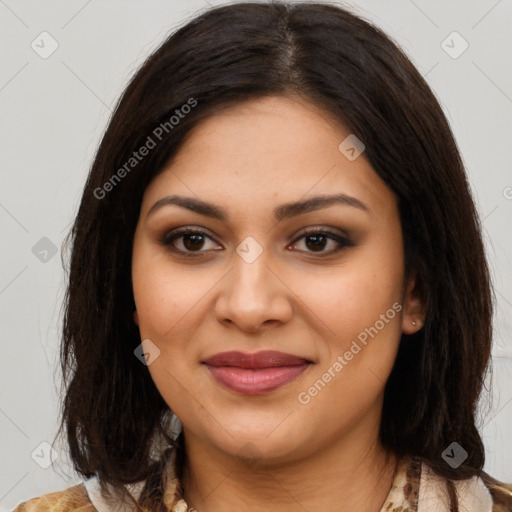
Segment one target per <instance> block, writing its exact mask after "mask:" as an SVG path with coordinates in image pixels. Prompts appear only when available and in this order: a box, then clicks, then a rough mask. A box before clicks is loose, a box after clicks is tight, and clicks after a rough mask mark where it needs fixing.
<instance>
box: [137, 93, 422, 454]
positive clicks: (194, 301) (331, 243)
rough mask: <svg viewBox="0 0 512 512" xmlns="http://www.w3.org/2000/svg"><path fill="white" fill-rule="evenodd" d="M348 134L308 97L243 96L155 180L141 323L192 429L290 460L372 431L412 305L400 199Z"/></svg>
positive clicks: (155, 369)
mask: <svg viewBox="0 0 512 512" xmlns="http://www.w3.org/2000/svg"><path fill="white" fill-rule="evenodd" d="M349 135H350V132H349V131H348V130H347V129H345V128H344V127H343V126H342V125H339V124H337V123H336V122H335V121H334V120H332V119H330V118H329V115H328V113H327V112H324V111H322V110H319V109H318V108H316V107H315V106H314V105H312V104H310V103H308V102H305V101H304V100H300V99H298V98H292V97H279V96H275V97H267V98H264V99H259V100H254V101H250V102H245V103H241V104H238V105H236V106H234V107H229V108H228V109H226V110H224V111H222V112H221V113H219V114H216V115H215V116H213V117H211V118H209V119H207V120H204V121H202V123H201V124H199V125H198V126H197V127H196V128H195V129H194V130H193V131H192V132H190V133H189V136H188V138H187V140H186V141H185V143H184V145H183V146H182V147H181V149H180V151H179V152H178V153H177V154H176V155H175V157H174V158H173V159H172V160H171V161H170V162H169V163H168V165H167V166H166V168H165V169H164V170H163V172H161V173H160V174H159V175H157V176H156V177H155V179H154V180H153V181H152V182H151V183H150V185H149V186H148V187H147V189H146V191H145V194H144V198H143V202H142V206H141V211H140V217H139V220H138V224H137V228H136V232H135V239H134V245H133V259H132V279H133V291H134V297H135V303H136V308H137V312H136V314H135V316H134V318H135V321H136V323H137V325H138V326H139V329H140V334H141V340H147V339H149V340H151V343H149V344H148V342H144V343H145V345H144V346H145V350H146V352H148V353H149V354H150V359H149V361H150V364H149V365H148V370H149V372H150V373H151V376H152V378H153V380H154V382H155V385H156V386H157V388H158V390H159V392H160V393H161V395H162V397H163V398H164V400H165V401H166V403H167V404H168V405H169V407H170V408H171V410H172V411H173V412H174V413H175V414H176V415H177V416H178V417H179V418H180V420H181V421H182V423H183V427H184V432H185V438H186V439H187V436H188V437H189V438H190V439H196V440H198V442H203V443H204V444H205V445H206V444H207V445H209V446H212V447H215V448H216V449H218V450H220V451H222V452H223V453H224V454H227V455H232V456H237V455H242V454H244V450H246V449H247V447H248V446H251V447H252V449H253V450H254V451H256V452H257V454H258V458H260V459H261V460H271V459H272V460H274V461H275V460H281V461H282V460H292V459H294V458H299V457H302V456H305V455H307V454H308V453H314V452H318V451H319V450H321V449H322V448H324V447H328V446H332V445H333V443H337V442H342V440H346V439H349V438H350V437H351V436H352V437H354V436H356V437H357V436H359V438H361V437H365V436H367V437H368V441H372V439H371V437H372V436H376V434H377V430H378V425H379V421H380V415H381V412H382V395H383V390H384V385H385V382H386V379H387V378H388V376H389V374H390V372H391V369H392V366H393V363H394V360H395V356H396V352H397V349H398V344H399V341H400V337H401V334H402V333H403V332H405V333H411V332H414V330H416V329H418V328H419V327H418V326H416V327H414V326H413V325H412V321H413V320H416V321H417V323H419V318H417V315H416V314H417V304H418V301H417V299H416V298H415V295H414V282H413V281H412V280H411V281H409V282H405V281H404V257H403V240H402V233H401V224H400V218H399V213H398V208H397V198H396V197H395V195H394V193H393V192H392V191H391V190H390V189H389V188H388V187H387V186H386V185H385V183H384V182H383V181H382V179H381V178H380V177H379V176H378V175H377V174H376V173H375V171H374V170H373V169H372V167H371V166H370V164H369V163H368V161H367V160H366V159H365V156H364V152H363V153H362V154H361V155H360V156H359V157H357V158H355V159H354V158H353V156H354V155H353V154H352V153H353V152H351V151H350V150H348V152H347V151H345V152H343V151H342V150H340V149H339V146H340V143H341V142H342V141H344V139H346V137H347V136H349ZM363 142H364V141H363ZM343 147H344V146H342V148H343ZM347 156H350V157H351V158H347ZM169 196H173V197H174V199H175V200H174V201H173V200H171V199H169ZM178 196H179V197H180V198H182V199H179V200H176V198H177V197H178ZM334 196H337V199H332V198H333V197H334ZM166 198H167V199H166ZM183 198H185V199H183ZM314 198H324V199H325V198H331V199H330V200H327V201H324V202H322V201H320V200H317V201H314V200H313V199H314ZM187 200H188V201H187ZM206 203H207V204H206ZM186 230H191V231H193V233H190V232H185V233H184V231H186ZM415 315H416V316H415ZM233 351H235V352H237V353H235V354H227V355H226V354H224V355H221V356H218V357H216V358H213V359H212V357H213V356H216V355H218V354H222V353H226V352H233ZM263 351H277V352H280V353H281V354H277V355H276V354H270V355H269V354H262V352H263ZM240 353H242V354H240ZM283 353H284V354H285V355H283ZM254 354H256V356H254ZM205 361H209V363H210V364H207V363H205ZM298 425H299V426H300V428H297V426H298ZM247 443H251V445H248V444H247Z"/></svg>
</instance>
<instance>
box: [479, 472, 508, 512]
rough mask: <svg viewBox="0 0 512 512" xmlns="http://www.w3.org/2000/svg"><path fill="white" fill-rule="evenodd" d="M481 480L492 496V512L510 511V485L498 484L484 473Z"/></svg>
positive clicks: (498, 482) (497, 481)
mask: <svg viewBox="0 0 512 512" xmlns="http://www.w3.org/2000/svg"><path fill="white" fill-rule="evenodd" d="M481 478H482V481H483V482H484V484H485V486H486V487H487V489H488V490H489V493H490V494H491V496H492V500H493V505H494V507H493V509H492V510H493V512H510V511H512V484H506V483H503V482H500V481H499V480H496V479H495V478H493V477H492V476H490V475H488V474H487V473H485V472H482V476H481Z"/></svg>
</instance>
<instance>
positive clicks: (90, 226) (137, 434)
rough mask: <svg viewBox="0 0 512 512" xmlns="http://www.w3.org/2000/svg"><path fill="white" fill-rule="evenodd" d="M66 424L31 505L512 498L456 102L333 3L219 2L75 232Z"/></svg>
mask: <svg viewBox="0 0 512 512" xmlns="http://www.w3.org/2000/svg"><path fill="white" fill-rule="evenodd" d="M71 234H72V241H73V250H72V256H71V267H70V276H69V288H68V293H67V297H66V298H67V301H66V316H65V323H64V332H63V334H64V336H63V339H64V342H63V346H62V368H63V372H64V375H66V376H67V379H66V395H65V400H64V408H63V417H62V423H61V430H62V429H63V428H64V427H65V428H66V431H67V439H68V442H69V446H70V453H71V457H72V460H73V462H74V465H75V468H76V470H77V471H78V472H79V473H80V474H81V475H83V476H84V477H85V478H87V481H86V482H85V483H84V484H79V485H76V486H74V487H70V488H69V489H66V490H64V491H61V492H57V493H52V494H49V495H44V496H42V497H39V498H34V499H33V500H31V501H29V502H26V503H23V504H20V505H19V506H18V507H17V509H16V510H17V511H18V512H22V511H25V510H55V511H64V510H80V511H87V510H91V511H92V510H95V509H96V510H151V511H154V510H162V511H164V510H165V511H183V510H197V511H199V512H203V511H217V510H222V511H224V512H229V511H231V510H262V509H269V510H273V511H290V510H332V511H336V510H344V511H345V510H365V511H375V512H378V511H388V510H403V511H405V510H409V511H420V512H421V511H426V510H446V511H455V510H460V511H463V510H478V511H505V510H512V505H511V503H512V487H511V486H507V485H506V484H502V483H500V482H497V481H496V480H494V479H492V478H491V477H490V476H489V475H487V474H486V473H485V472H483V470H482V468H483V465H484V447H483V444H482V440H481V437H480V435H479V433H478V431H477V428H476V426H475V409H476V405H477V402H478V398H479V395H480V391H481V388H482V383H483V378H484V375H485V372H486V369H487V365H488V362H489V357H490V350H491V318H492V301H491V288H490V283H489V273H488V268H487V264H486V260H485V256H484V247H483V243H482V237H481V232H480V227H479V221H478V217H477V214H476V211H475V207H474V204H473V201H472V198H471V194H470V190H469V186H468V183H467V179H466V175H465V172H464V169H463V165H462V162H461V159H460V156H459V154H458V150H457V147H456V144H455V141H454V138H453V135H452V133H451V131H450V128H449V126H448V124H447V121H446V118H445V117H444V115H443V113H442V111H441V108H440V106H439V104H438V102H437V101H436V99H435V97H434V95H433V94H432V92H431V91H430V89H429V87H428V86H427V84H426V83H425V81H424V80H423V78H422V77H421V75H420V74H419V73H418V71H417V70H416V69H415V68H414V66H413V65H412V64H411V62H410V61H409V60H408V59H407V57H406V56H405V55H404V54H403V53H402V52H401V50H400V49H399V48H397V46H396V45H395V44H394V43H393V42H392V41H390V39H389V38H388V37H387V36H385V35H384V34H383V33H382V32H381V31H380V30H379V29H377V28H375V27H374V26H372V25H371V24H369V23H367V22H366V21H363V20H361V19H359V18H358V17H355V16H354V15H352V14H350V13H348V12H347V11H345V10H344V9H341V8H339V7H336V6H334V5H329V4H321V3H317V2H310V3H300V4H295V5H294V4H290V5H288V4H286V3H282V2H273V3H266V4H264V3H246V4H236V3H235V4H232V5H227V6H222V7H218V8H215V9H211V10H210V11H208V12H206V13H204V14H202V15H201V16H199V17H198V18H196V19H194V20H192V21H191V22H190V23H188V24H187V25H185V26H184V27H182V28H181V29H180V30H178V31H177V32H176V33H175V34H173V35H171V36H170V37H169V39H168V40H167V41H166V42H165V43H164V44H163V45H162V46H161V47H160V48H159V49H158V50H157V51H156V52H155V53H154V54H153V55H151V56H150V57H149V58H148V60H147V61H146V63H145V64H144V65H143V66H142V68H141V69H140V70H139V71H138V73H137V74H136V76H135V77H134V79H133V80H132V82H131V83H130V85H129V86H128V88H127V89H126V91H125V92H124V94H123V96H122V98H121V100H120V102H119V104H118V106H117V109H116V111H115V114H114V115H113V117H112V120H111V122H110V125H109V127H108V129H107V131H106V134H105V136H104V138H103V141H102V143H101V145H100V148H99V150H98V153H97V155H96V158H95V161H94V164H93V167H92V169H91V173H90V175H89V178H88V181H87V184H86V186H85V190H84V194H83V198H82V202H81V205H80V210H79V212H78V215H77V218H76V222H75V225H74V227H73V230H72V233H71Z"/></svg>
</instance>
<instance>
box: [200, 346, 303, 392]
mask: <svg viewBox="0 0 512 512" xmlns="http://www.w3.org/2000/svg"><path fill="white" fill-rule="evenodd" d="M203 363H204V364H205V365H206V367H207V368H208V370H209V371H210V373H211V374H212V376H213V377H214V378H215V380H216V381H217V382H219V384H221V385H223V386H224V387H226V388H228V389H231V390H232V391H237V392H238V393H244V394H246V395H259V394H262V393H267V392H269V391H273V390H275V389H277V388H280V387H281V386H284V385H285V384H287V383H288V382H291V381H292V380H294V379H296V378H297V377H298V376H299V375H300V374H301V373H302V372H304V371H305V370H306V369H307V368H308V367H309V365H310V364H311V363H312V362H311V361H309V360H308V359H305V358H303V357H298V356H294V355H292V354H286V353H284V352H276V351H273V350H265V351H261V352H256V353H252V354H251V353H246V352H238V351H233V352H221V353H219V354H215V355H214V356H212V357H210V358H208V359H206V360H204V361H203Z"/></svg>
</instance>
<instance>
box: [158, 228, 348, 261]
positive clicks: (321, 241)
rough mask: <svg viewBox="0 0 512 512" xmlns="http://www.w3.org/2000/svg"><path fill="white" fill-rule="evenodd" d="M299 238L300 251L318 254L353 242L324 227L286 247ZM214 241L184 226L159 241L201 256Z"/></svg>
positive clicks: (313, 230) (301, 236)
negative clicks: (301, 241)
mask: <svg viewBox="0 0 512 512" xmlns="http://www.w3.org/2000/svg"><path fill="white" fill-rule="evenodd" d="M300 240H304V245H305V247H306V249H305V250H301V252H309V253H319V254H320V255H330V254H333V253H335V252H338V251H340V250H341V249H343V248H345V247H352V246H353V245H354V244H353V243H352V242H351V241H350V240H349V239H348V238H347V237H345V236H342V235H340V234H338V233H335V232H333V231H329V230H325V229H309V230H307V231H305V232H303V233H302V234H301V235H300V236H299V237H298V238H296V239H295V241H294V242H293V243H292V244H291V245H289V246H288V247H292V248H295V247H296V246H297V245H299V244H298V242H299V241H300ZM208 241H211V242H215V241H214V240H213V238H212V237H211V236H209V235H208V234H207V233H205V232H204V231H201V230H200V229H193V228H185V229H182V230H180V231H174V232H170V233H167V234H166V235H165V236H164V237H163V238H162V239H161V240H160V242H161V243H162V245H165V246H166V247H168V248H169V249H170V250H172V251H173V252H176V253H178V254H181V255H183V256H191V257H194V256H201V255H202V254H204V253H208V252H211V250H218V249H210V250H208V247H207V245H208V244H207V242H208ZM329 245H331V246H334V247H333V248H331V250H328V251H326V250H324V249H325V248H326V247H328V246H329ZM180 246H181V247H180ZM205 246H206V250H205Z"/></svg>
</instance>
